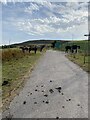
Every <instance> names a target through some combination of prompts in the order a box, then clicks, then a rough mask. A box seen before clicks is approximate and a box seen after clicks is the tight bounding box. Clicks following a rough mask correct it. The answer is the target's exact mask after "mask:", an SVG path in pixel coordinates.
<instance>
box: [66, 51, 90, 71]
mask: <svg viewBox="0 0 90 120" xmlns="http://www.w3.org/2000/svg"><path fill="white" fill-rule="evenodd" d="M67 57H68V58H69V59H70V60H71V61H73V62H74V63H76V64H78V65H79V66H80V67H81V68H82V69H83V70H85V71H87V72H90V62H89V59H90V56H85V63H84V54H80V53H79V54H75V55H73V54H68V55H67Z"/></svg>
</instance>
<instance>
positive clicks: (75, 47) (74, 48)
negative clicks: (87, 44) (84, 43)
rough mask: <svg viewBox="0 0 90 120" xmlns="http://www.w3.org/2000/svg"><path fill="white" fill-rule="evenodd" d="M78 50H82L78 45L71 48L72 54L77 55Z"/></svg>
mask: <svg viewBox="0 0 90 120" xmlns="http://www.w3.org/2000/svg"><path fill="white" fill-rule="evenodd" d="M78 49H80V46H78V45H72V46H71V52H72V53H77V51H78Z"/></svg>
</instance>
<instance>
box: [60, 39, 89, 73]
mask: <svg viewBox="0 0 90 120" xmlns="http://www.w3.org/2000/svg"><path fill="white" fill-rule="evenodd" d="M73 44H76V45H79V46H80V50H79V51H78V53H77V54H75V55H73V54H71V53H69V54H68V55H67V57H68V58H69V59H70V60H71V61H73V62H74V63H76V64H78V65H79V66H80V67H81V68H83V69H84V70H85V71H87V72H90V62H89V60H90V41H73V42H72V41H71V42H67V43H65V44H63V45H62V47H61V48H60V50H64V51H65V46H67V45H73ZM84 60H85V63H84Z"/></svg>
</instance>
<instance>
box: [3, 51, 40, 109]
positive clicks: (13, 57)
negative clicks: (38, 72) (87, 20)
mask: <svg viewBox="0 0 90 120" xmlns="http://www.w3.org/2000/svg"><path fill="white" fill-rule="evenodd" d="M40 55H41V53H40V52H37V54H34V52H31V53H30V54H29V53H22V51H20V50H19V49H6V50H4V51H2V82H3V81H8V84H7V85H4V86H2V100H3V107H5V106H6V104H7V103H8V102H9V101H11V99H12V98H13V97H14V96H15V95H16V94H17V92H16V91H17V90H18V89H19V88H21V87H22V86H23V85H24V83H25V81H26V78H27V77H28V76H30V72H31V71H32V69H33V68H34V65H35V63H36V61H37V60H38V59H39V57H40ZM12 96H13V97H12ZM10 97H11V99H10Z"/></svg>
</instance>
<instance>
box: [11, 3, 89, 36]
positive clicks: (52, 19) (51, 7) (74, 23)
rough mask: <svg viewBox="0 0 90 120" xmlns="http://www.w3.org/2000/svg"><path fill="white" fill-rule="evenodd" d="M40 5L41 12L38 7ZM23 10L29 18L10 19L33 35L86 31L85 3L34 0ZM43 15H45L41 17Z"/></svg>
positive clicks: (19, 27) (86, 15)
mask: <svg viewBox="0 0 90 120" xmlns="http://www.w3.org/2000/svg"><path fill="white" fill-rule="evenodd" d="M41 7H42V8H43V12H42V11H41V9H40V8H41ZM24 12H27V13H28V15H29V16H30V19H25V18H21V19H19V18H16V19H15V20H12V21H13V24H14V25H15V26H16V27H18V29H19V30H20V31H24V32H25V33H27V34H30V35H33V36H34V35H47V34H53V35H57V36H59V35H61V34H63V33H65V34H66V33H67V34H68V33H69V32H70V33H71V32H74V33H75V34H78V33H79V32H81V33H82V32H84V31H87V26H86V25H87V24H86V23H87V22H88V10H87V3H66V5H63V4H62V3H58V4H57V3H50V2H46V1H44V2H39V3H35V2H34V3H30V5H29V6H28V7H27V8H25V11H24ZM35 12H38V13H39V14H40V15H41V16H39V17H36V16H34V13H35ZM32 13H33V14H32ZM44 15H45V17H42V16H44ZM32 16H33V17H32ZM76 29H77V30H76ZM83 29H84V30H83ZM77 31H78V32H77Z"/></svg>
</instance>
